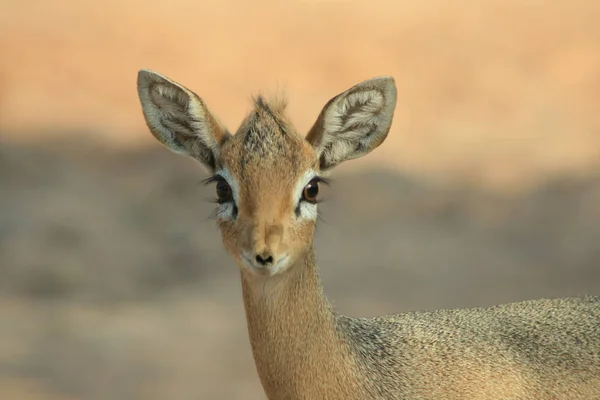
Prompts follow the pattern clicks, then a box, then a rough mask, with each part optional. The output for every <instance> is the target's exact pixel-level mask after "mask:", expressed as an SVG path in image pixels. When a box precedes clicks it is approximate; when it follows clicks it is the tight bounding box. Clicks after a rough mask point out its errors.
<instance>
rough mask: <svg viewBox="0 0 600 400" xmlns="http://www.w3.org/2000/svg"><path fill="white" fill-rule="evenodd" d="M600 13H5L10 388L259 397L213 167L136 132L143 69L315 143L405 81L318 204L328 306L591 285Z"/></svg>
mask: <svg viewBox="0 0 600 400" xmlns="http://www.w3.org/2000/svg"><path fill="white" fill-rule="evenodd" d="M599 20H600V2H597V1H594V0H589V1H583V0H570V1H566V0H556V1H552V2H550V1H523V0H520V1H517V0H502V1H501V0H490V1H475V0H469V1H468V0H457V1H453V2H446V1H442V0H423V1H420V2H414V1H411V2H409V1H403V0H401V1H392V0H388V1H382V0H376V1H372V2H360V3H359V2H342V1H329V2H321V1H289V2H285V3H284V2H274V1H273V2H266V1H253V2H239V1H238V2H234V1H219V2H217V1H213V2H208V1H203V2H201V1H194V2H192V1H183V0H176V1H172V2H170V3H167V2H154V1H148V0H146V1H140V0H131V1H128V2H126V3H122V2H117V1H116V0H106V1H104V2H90V1H74V0H63V1H56V2H47V1H41V0H38V1H33V0H27V1H25V0H23V1H16V0H13V1H9V0H0V321H1V322H0V399H3V400H4V399H10V400H83V399H85V400H125V399H127V400H137V399H140V400H142V399H144V400H146V399H148V400H153V399H157V400H158V399H232V400H233V399H244V400H252V399H263V398H264V396H263V394H262V390H261V388H260V384H259V382H258V379H257V376H256V373H255V369H254V364H253V361H252V358H251V354H250V349H249V344H248V339H247V332H246V326H245V320H244V314H243V308H242V302H241V296H240V288H239V277H238V274H237V271H236V269H235V267H234V266H233V264H232V263H231V262H230V261H229V258H228V256H227V255H226V254H225V252H224V250H223V249H222V247H221V243H220V239H219V234H218V231H217V229H216V227H215V225H214V222H213V221H210V220H207V217H208V216H209V215H210V213H211V211H212V205H211V204H210V203H208V202H207V201H205V200H206V199H207V198H208V197H209V196H210V195H211V193H210V192H209V190H210V188H205V187H202V186H201V185H199V182H200V180H201V179H202V178H204V177H206V175H205V173H204V171H202V169H200V168H198V167H197V166H196V165H195V163H194V162H192V161H190V160H186V159H184V158H181V157H178V156H176V155H173V154H171V153H169V152H168V151H166V150H164V149H162V148H160V147H159V146H158V145H157V144H156V143H155V142H154V140H153V139H152V138H151V136H150V134H149V133H147V132H146V130H145V127H144V123H143V119H142V115H141V112H140V109H139V103H138V100H137V96H136V91H135V75H136V71H137V70H138V69H139V68H142V67H145V68H151V69H154V70H158V71H160V72H162V73H165V74H167V75H168V76H170V77H172V78H174V79H176V80H178V81H180V82H182V83H184V84H186V85H187V86H189V87H191V88H193V89H194V90H196V91H197V92H198V93H199V94H200V95H201V96H202V97H203V98H204V99H205V100H206V102H207V103H208V104H209V105H210V106H211V108H212V109H213V110H214V111H215V112H216V113H217V114H219V116H220V117H221V119H222V120H223V121H224V122H225V123H226V124H227V125H228V126H230V128H231V129H235V127H236V124H237V123H238V122H239V121H240V120H241V119H242V118H243V116H244V113H245V112H247V111H248V107H249V96H250V94H251V93H255V92H257V91H259V90H266V91H276V90H285V92H287V94H288V97H289V98H290V106H289V111H290V115H291V117H292V119H293V120H294V121H295V122H296V123H297V126H298V127H299V129H300V130H306V129H308V127H309V126H310V125H311V124H312V122H313V121H314V118H315V117H316V115H317V114H318V112H319V111H320V109H321V107H322V106H323V104H324V103H325V102H326V101H327V100H328V99H329V98H330V97H332V96H333V95H334V94H336V93H338V92H340V91H342V90H344V89H346V88H347V87H349V86H351V85H353V84H355V83H357V82H359V81H361V80H363V79H366V78H369V77H371V76H376V75H382V74H389V75H393V76H394V77H395V78H396V81H397V84H398V88H399V94H400V96H399V100H398V108H397V112H396V113H397V114H396V115H397V116H396V120H395V122H394V125H393V129H392V132H391V133H390V136H389V139H388V140H387V141H386V142H385V144H384V145H383V146H382V147H381V148H380V149H377V150H376V151H375V152H374V153H373V154H372V155H371V156H369V157H368V158H366V159H365V160H357V161H354V162H352V163H350V164H348V165H347V166H345V167H343V168H341V171H339V173H338V174H336V175H334V178H335V179H334V184H333V185H332V187H331V188H330V189H328V190H329V193H327V196H328V197H330V200H329V201H327V202H325V203H324V204H323V205H322V213H323V217H324V220H325V222H324V223H321V224H320V225H319V228H318V233H317V238H316V245H317V252H318V259H319V263H320V265H321V270H322V276H323V280H324V285H325V289H326V293H327V295H328V296H329V297H330V298H331V299H332V300H333V301H334V303H335V305H336V307H338V309H339V310H340V311H341V312H344V313H347V314H350V315H354V316H373V315H378V314H383V313H393V312H402V311H407V310H419V309H435V308H451V307H471V306H486V305H492V304H496V303H500V302H509V301H518V300H524V299H530V298H536V297H554V296H567V295H576V294H582V293H598V292H599V290H600V289H599V288H600V247H599V246H598V238H599V237H600V113H598V110H599V108H600V94H599V93H600V51H599V49H600V25H599V24H598V21H599ZM515 189H517V190H515Z"/></svg>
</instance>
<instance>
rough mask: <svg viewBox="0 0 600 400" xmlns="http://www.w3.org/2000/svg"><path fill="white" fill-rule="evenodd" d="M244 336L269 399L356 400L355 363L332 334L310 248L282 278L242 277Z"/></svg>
mask: <svg viewBox="0 0 600 400" xmlns="http://www.w3.org/2000/svg"><path fill="white" fill-rule="evenodd" d="M242 290H243V297H244V305H245V308H246V318H247V322H248V332H249V334H250V343H251V345H252V352H253V354H254V360H255V363H256V368H257V370H258V374H259V376H260V379H261V382H262V385H263V387H264V389H265V391H266V393H267V396H268V397H269V399H309V398H310V399H317V398H320V399H338V398H339V399H342V398H344V399H353V398H360V397H361V394H360V393H361V391H362V388H361V385H360V382H359V381H360V379H358V375H357V371H358V369H357V366H356V365H355V358H354V355H353V354H352V351H351V349H350V348H349V347H348V345H347V344H346V343H345V342H344V341H343V340H342V339H341V338H340V336H339V334H338V332H337V331H336V320H335V319H336V318H335V316H334V314H333V312H332V310H331V307H330V305H329V303H328V301H327V299H326V298H325V296H324V295H323V289H322V286H321V282H320V279H319V276H318V271H317V266H316V261H315V254H314V251H313V250H312V249H311V250H310V251H309V252H307V254H306V255H305V256H304V257H302V258H301V259H300V260H299V261H298V262H297V265H294V266H292V267H291V268H290V270H289V271H287V272H285V273H284V274H282V276H275V277H272V278H267V279H265V278H258V277H255V276H250V275H247V274H246V273H242Z"/></svg>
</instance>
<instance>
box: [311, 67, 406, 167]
mask: <svg viewBox="0 0 600 400" xmlns="http://www.w3.org/2000/svg"><path fill="white" fill-rule="evenodd" d="M395 108H396V84H395V83H394V78H392V77H387V76H386V77H379V78H373V79H370V80H367V81H364V82H362V83H359V84H358V85H356V86H354V87H352V88H350V89H348V90H347V91H345V92H344V93H341V94H339V95H337V96H335V97H334V98H333V99H331V100H329V102H328V103H327V104H326V105H325V107H324V108H323V111H321V114H320V115H319V118H318V119H317V122H315V124H314V126H313V127H312V129H311V130H310V132H309V133H308V135H307V136H306V140H308V142H309V143H310V144H312V146H313V147H314V149H315V151H316V153H317V156H318V157H319V162H320V165H321V171H326V170H328V169H331V168H333V167H335V166H336V165H338V164H339V163H341V162H343V161H346V160H351V159H353V158H357V157H362V156H364V155H365V154H368V153H369V152H370V151H371V150H373V149H375V148H376V147H377V146H379V145H380V144H381V143H382V142H383V141H384V140H385V138H386V136H387V134H388V132H389V130H390V126H391V124H392V118H393V116H394V109H395Z"/></svg>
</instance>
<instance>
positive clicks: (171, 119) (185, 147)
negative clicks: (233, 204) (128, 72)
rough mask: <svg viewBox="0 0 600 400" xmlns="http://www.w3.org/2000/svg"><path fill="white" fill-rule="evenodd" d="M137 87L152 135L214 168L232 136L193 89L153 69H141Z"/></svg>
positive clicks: (173, 149)
mask: <svg viewBox="0 0 600 400" xmlns="http://www.w3.org/2000/svg"><path fill="white" fill-rule="evenodd" d="M137 89H138V95H139V98H140V102H141V104H142V111H143V113H144V118H145V119H146V124H147V125H148V128H149V129H150V132H151V133H152V135H153V136H154V137H155V138H156V139H157V140H158V141H159V142H161V143H162V144H164V145H165V146H167V147H168V148H170V149H171V150H172V151H174V152H176V153H180V154H185V155H188V156H191V157H193V158H195V159H197V160H198V161H200V162H201V163H202V164H204V165H205V166H207V167H208V168H209V169H210V170H211V171H214V169H215V167H216V160H217V159H218V157H219V149H220V147H221V144H222V143H223V142H224V141H225V140H226V139H227V138H228V137H229V136H230V135H229V133H228V132H227V130H226V129H225V128H224V127H223V126H222V125H221V123H220V122H219V121H218V119H217V118H216V117H215V116H214V115H213V114H212V113H211V112H210V110H209V109H208V108H207V107H206V105H205V104H204V102H203V101H202V100H201V99H200V97H198V95H196V94H195V93H194V92H192V91H191V90H189V89H187V88H185V87H184V86H182V85H180V84H178V83H176V82H174V81H172V80H170V79H168V78H166V77H164V76H162V75H160V74H158V73H156V72H152V71H148V70H140V71H139V72H138V77H137Z"/></svg>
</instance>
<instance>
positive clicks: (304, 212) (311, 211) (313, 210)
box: [294, 169, 318, 221]
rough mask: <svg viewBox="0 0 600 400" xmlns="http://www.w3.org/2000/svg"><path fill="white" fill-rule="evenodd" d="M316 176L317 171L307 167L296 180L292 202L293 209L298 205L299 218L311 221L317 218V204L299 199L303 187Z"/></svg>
mask: <svg viewBox="0 0 600 400" xmlns="http://www.w3.org/2000/svg"><path fill="white" fill-rule="evenodd" d="M316 176H317V173H316V172H315V171H314V170H312V169H309V170H308V171H306V172H305V173H304V175H302V177H301V178H300V179H299V180H298V184H297V185H296V188H295V189H294V201H295V202H296V203H295V204H294V209H296V208H297V207H298V206H300V218H301V219H306V220H311V221H316V220H317V216H318V214H317V205H316V204H311V203H308V202H306V201H300V200H301V198H302V191H303V190H304V187H305V186H306V185H308V183H309V182H310V181H311V180H312V179H313V178H314V177H316Z"/></svg>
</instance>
